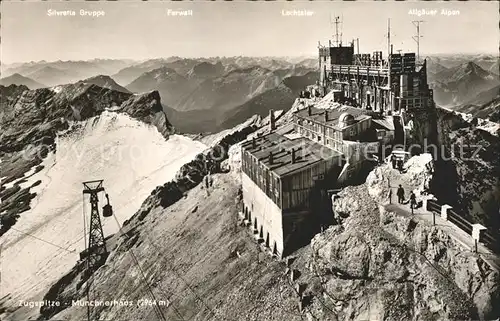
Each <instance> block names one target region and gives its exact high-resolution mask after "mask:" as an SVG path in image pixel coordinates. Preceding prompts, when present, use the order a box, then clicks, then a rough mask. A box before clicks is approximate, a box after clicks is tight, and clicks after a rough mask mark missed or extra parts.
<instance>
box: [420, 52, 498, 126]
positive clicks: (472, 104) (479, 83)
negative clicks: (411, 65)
mask: <svg viewBox="0 0 500 321" xmlns="http://www.w3.org/2000/svg"><path fill="white" fill-rule="evenodd" d="M497 63H498V62H497ZM490 67H493V68H494V63H492V64H491V66H490ZM429 69H430V70H429V72H428V76H429V81H430V83H431V87H432V89H433V90H434V100H435V102H436V104H438V105H439V106H443V107H447V108H451V109H454V110H458V111H466V112H467V113H471V114H472V115H474V116H477V117H485V116H486V115H488V114H489V113H490V112H491V110H490V109H484V110H483V107H482V106H483V105H485V104H488V103H489V102H491V101H493V100H494V99H496V98H497V97H498V96H499V95H500V92H499V89H500V87H499V86H500V80H499V76H498V74H495V73H493V72H491V71H488V70H485V69H483V68H481V67H480V66H479V65H478V64H476V63H475V62H472V61H468V62H464V63H462V64H460V65H457V66H452V67H446V66H444V65H442V64H441V63H440V62H436V61H433V62H431V64H430V66H429ZM489 106H490V108H491V106H492V105H489ZM493 106H494V105H493ZM493 109H494V108H493Z"/></svg>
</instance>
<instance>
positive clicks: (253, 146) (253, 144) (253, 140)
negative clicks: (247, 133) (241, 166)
mask: <svg viewBox="0 0 500 321" xmlns="http://www.w3.org/2000/svg"><path fill="white" fill-rule="evenodd" d="M255 147H257V145H256V144H255V137H252V148H253V149H255Z"/></svg>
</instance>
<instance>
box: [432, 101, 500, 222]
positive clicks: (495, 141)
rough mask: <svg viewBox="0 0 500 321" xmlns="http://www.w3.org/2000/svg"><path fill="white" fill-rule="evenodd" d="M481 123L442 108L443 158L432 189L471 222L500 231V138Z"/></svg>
mask: <svg viewBox="0 0 500 321" xmlns="http://www.w3.org/2000/svg"><path fill="white" fill-rule="evenodd" d="M478 125H480V123H478V122H476V121H474V119H473V118H471V119H468V118H465V119H464V115H461V114H458V113H454V112H451V111H447V110H444V109H438V132H439V141H440V143H441V145H440V150H439V153H440V155H439V156H440V158H439V159H438V161H437V162H436V164H435V167H436V173H435V175H434V178H433V180H432V182H431V192H432V193H433V194H434V195H435V196H436V197H437V198H438V199H439V200H440V201H442V202H443V203H447V204H450V205H451V206H453V208H455V209H456V210H457V211H458V212H460V213H462V214H463V215H464V216H465V217H466V218H467V219H469V220H470V221H474V222H477V223H481V224H483V225H485V226H486V227H488V228H489V229H491V230H493V231H500V216H499V210H500V179H499V177H500V138H499V136H498V134H496V135H495V134H494V133H491V132H489V131H487V130H484V128H482V126H478ZM443 182H446V184H443Z"/></svg>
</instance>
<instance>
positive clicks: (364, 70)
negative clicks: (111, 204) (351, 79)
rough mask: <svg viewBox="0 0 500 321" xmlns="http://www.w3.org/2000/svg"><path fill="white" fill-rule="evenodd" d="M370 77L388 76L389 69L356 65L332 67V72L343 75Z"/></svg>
mask: <svg viewBox="0 0 500 321" xmlns="http://www.w3.org/2000/svg"><path fill="white" fill-rule="evenodd" d="M358 70H359V74H360V75H370V76H387V73H388V72H389V69H387V68H380V67H365V66H356V65H352V66H351V65H332V68H331V72H333V73H341V74H351V75H356V74H357V73H358Z"/></svg>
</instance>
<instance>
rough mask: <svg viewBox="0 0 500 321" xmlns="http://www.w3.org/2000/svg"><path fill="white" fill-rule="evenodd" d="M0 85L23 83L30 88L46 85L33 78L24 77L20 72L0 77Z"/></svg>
mask: <svg viewBox="0 0 500 321" xmlns="http://www.w3.org/2000/svg"><path fill="white" fill-rule="evenodd" d="M0 85H2V86H6V87H7V86H10V85H23V86H26V87H28V88H30V89H38V88H43V87H46V86H45V85H42V84H41V83H39V82H37V81H34V80H33V79H31V78H28V77H24V76H23V75H20V74H18V73H15V74H12V75H10V76H8V77H5V78H2V79H0Z"/></svg>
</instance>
